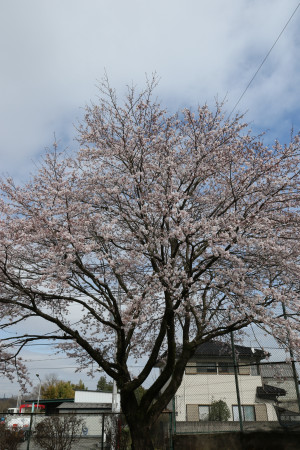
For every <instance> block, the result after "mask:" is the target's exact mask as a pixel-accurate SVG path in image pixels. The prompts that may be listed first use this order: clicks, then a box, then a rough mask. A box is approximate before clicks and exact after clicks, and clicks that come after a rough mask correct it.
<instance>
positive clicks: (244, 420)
mask: <svg viewBox="0 0 300 450" xmlns="http://www.w3.org/2000/svg"><path fill="white" fill-rule="evenodd" d="M245 407H246V408H248V407H251V408H252V410H253V417H254V419H253V420H246V419H245V409H244V408H245ZM234 408H237V415H235V413H234ZM241 409H242V421H243V422H257V420H256V412H255V405H253V404H251V405H241ZM235 417H237V418H235ZM232 420H233V422H238V421H239V408H238V405H232Z"/></svg>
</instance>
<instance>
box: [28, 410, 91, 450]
mask: <svg viewBox="0 0 300 450" xmlns="http://www.w3.org/2000/svg"><path fill="white" fill-rule="evenodd" d="M82 424H83V420H82V419H80V418H78V417H77V416H75V415H74V416H69V415H68V416H65V415H60V416H52V417H47V418H46V419H44V420H43V421H42V422H40V423H38V424H37V425H36V427H35V433H34V437H33V440H34V443H35V444H37V445H38V446H39V447H40V448H41V449H44V450H71V446H72V444H74V443H75V442H78V441H79V439H80V437H81V434H82Z"/></svg>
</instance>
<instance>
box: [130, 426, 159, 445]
mask: <svg viewBox="0 0 300 450" xmlns="http://www.w3.org/2000/svg"><path fill="white" fill-rule="evenodd" d="M129 429H130V433H131V450H154V445H153V442H152V438H153V436H152V433H151V431H150V429H149V428H148V427H143V428H139V427H134V430H132V429H131V428H130V427H129Z"/></svg>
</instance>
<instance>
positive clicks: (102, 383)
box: [97, 376, 113, 392]
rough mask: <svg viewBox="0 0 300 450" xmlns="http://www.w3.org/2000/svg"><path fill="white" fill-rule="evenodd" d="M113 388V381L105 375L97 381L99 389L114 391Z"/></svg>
mask: <svg viewBox="0 0 300 450" xmlns="http://www.w3.org/2000/svg"><path fill="white" fill-rule="evenodd" d="M112 390H113V383H112V381H107V379H106V378H105V377H104V376H102V377H100V378H99V380H98V383H97V391H105V392H112Z"/></svg>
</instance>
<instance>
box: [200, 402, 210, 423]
mask: <svg viewBox="0 0 300 450" xmlns="http://www.w3.org/2000/svg"><path fill="white" fill-rule="evenodd" d="M208 418H209V405H199V420H204V421H205V420H208Z"/></svg>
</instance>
